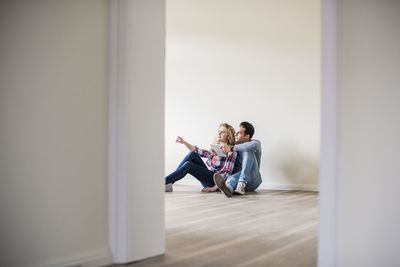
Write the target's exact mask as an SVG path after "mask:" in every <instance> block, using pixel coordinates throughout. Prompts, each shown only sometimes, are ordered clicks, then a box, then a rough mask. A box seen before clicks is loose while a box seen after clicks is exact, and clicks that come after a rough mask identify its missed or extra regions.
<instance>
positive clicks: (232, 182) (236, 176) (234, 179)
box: [225, 172, 240, 193]
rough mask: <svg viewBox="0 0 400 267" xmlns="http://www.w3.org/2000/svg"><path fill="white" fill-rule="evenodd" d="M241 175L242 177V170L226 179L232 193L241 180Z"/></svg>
mask: <svg viewBox="0 0 400 267" xmlns="http://www.w3.org/2000/svg"><path fill="white" fill-rule="evenodd" d="M239 177H240V172H236V173H234V174H232V175H230V176H228V178H226V181H225V183H226V186H227V187H228V189H229V190H230V191H231V192H232V193H233V191H234V190H235V188H236V186H237V184H238V182H239Z"/></svg>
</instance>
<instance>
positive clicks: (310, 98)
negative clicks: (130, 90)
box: [165, 0, 320, 189]
mask: <svg viewBox="0 0 400 267" xmlns="http://www.w3.org/2000/svg"><path fill="white" fill-rule="evenodd" d="M166 45H167V50H166V51H167V57H166V111H165V112H166V115H165V118H166V133H165V148H166V173H169V172H171V171H173V170H174V169H175V168H176V167H177V165H178V163H179V162H180V161H181V160H182V158H183V157H184V155H185V154H186V153H187V150H186V149H185V148H184V147H183V146H181V145H178V144H175V143H174V141H175V138H176V136H177V135H181V136H182V137H184V138H186V139H187V141H189V142H191V143H192V144H196V145H198V146H201V147H208V144H209V143H210V142H212V140H213V138H214V136H215V134H216V130H217V126H218V124H219V123H220V122H228V123H231V124H232V125H233V126H234V127H237V126H238V124H239V123H240V122H241V121H244V120H248V121H250V122H252V123H253V125H254V126H255V128H256V133H255V136H254V138H256V139H259V140H261V142H262V145H263V156H262V163H261V172H262V176H263V181H264V183H263V186H264V187H278V188H304V189H317V188H318V165H319V162H318V161H319V134H320V130H319V127H320V3H319V1H317V0H306V1H293V0H292V1H289V0H285V1H255V0H252V1H232V0H229V1H228V0H220V1H195V0H189V1H188V0H168V1H167V43H166Z"/></svg>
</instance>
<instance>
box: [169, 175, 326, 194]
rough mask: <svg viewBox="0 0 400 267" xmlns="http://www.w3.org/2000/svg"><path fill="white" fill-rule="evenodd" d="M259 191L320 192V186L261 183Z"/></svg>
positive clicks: (191, 181)
mask: <svg viewBox="0 0 400 267" xmlns="http://www.w3.org/2000/svg"><path fill="white" fill-rule="evenodd" d="M176 184H180V185H197V186H201V184H200V182H199V181H197V180H196V179H194V178H193V179H191V178H189V177H188V179H182V180H180V181H178V182H177V183H176ZM259 189H267V190H301V191H316V192H318V191H319V186H318V185H305V184H279V183H261V185H260V187H259Z"/></svg>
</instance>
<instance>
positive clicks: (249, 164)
mask: <svg viewBox="0 0 400 267" xmlns="http://www.w3.org/2000/svg"><path fill="white" fill-rule="evenodd" d="M242 157H243V160H242V169H241V170H240V171H239V172H236V173H234V174H232V175H230V176H229V177H228V178H227V179H226V186H227V187H228V188H229V190H231V192H233V191H234V190H235V189H236V186H237V185H238V183H239V182H245V183H246V188H245V190H246V191H254V190H256V189H257V187H258V186H259V185H260V184H261V182H262V180H261V174H260V171H259V168H258V163H257V159H256V155H255V154H254V152H242Z"/></svg>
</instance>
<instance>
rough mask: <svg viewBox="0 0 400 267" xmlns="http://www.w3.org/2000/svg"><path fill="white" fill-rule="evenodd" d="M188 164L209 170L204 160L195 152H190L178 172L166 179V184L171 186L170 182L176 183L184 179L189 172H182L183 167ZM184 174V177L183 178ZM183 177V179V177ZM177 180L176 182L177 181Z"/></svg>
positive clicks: (177, 169)
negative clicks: (191, 163)
mask: <svg viewBox="0 0 400 267" xmlns="http://www.w3.org/2000/svg"><path fill="white" fill-rule="evenodd" d="M186 162H193V163H195V164H197V165H199V166H201V167H204V168H206V169H207V170H208V168H207V166H206V165H205V164H204V162H203V160H202V159H201V157H200V156H199V155H198V154H197V153H196V152H194V151H191V152H189V153H188V154H187V155H186V157H185V158H184V159H183V160H182V162H181V163H180V164H179V166H178V168H176V170H175V171H174V172H173V173H171V174H170V175H168V176H167V177H165V179H166V181H165V184H169V183H171V182H169V181H172V180H173V181H175V180H176V179H177V180H180V179H182V178H183V177H184V176H185V175H186V173H187V170H182V166H183V165H184V164H185V163H186ZM182 174H183V176H182ZM181 176H182V177H181ZM177 180H176V181H177Z"/></svg>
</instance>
